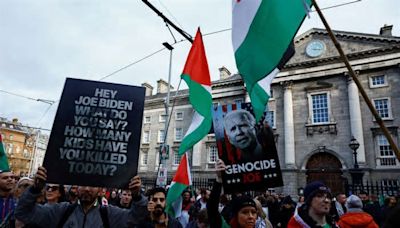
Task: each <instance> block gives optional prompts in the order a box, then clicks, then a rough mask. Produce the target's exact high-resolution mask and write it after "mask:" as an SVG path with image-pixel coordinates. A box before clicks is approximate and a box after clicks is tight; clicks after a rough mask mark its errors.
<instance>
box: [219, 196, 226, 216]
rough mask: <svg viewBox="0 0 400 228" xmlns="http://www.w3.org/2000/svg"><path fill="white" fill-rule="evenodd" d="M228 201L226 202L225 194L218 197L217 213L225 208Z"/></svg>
mask: <svg viewBox="0 0 400 228" xmlns="http://www.w3.org/2000/svg"><path fill="white" fill-rule="evenodd" d="M228 203H229V200H228V196H227V195H226V194H222V195H221V196H220V197H219V205H218V211H219V213H221V212H222V211H223V210H224V208H225V207H226V205H228Z"/></svg>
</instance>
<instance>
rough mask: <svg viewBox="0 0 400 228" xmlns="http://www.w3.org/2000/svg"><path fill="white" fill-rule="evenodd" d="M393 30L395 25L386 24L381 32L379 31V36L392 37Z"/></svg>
mask: <svg viewBox="0 0 400 228" xmlns="http://www.w3.org/2000/svg"><path fill="white" fill-rule="evenodd" d="M392 28H393V25H387V24H384V25H383V27H382V28H381V30H380V31H379V35H381V36H389V37H390V36H392Z"/></svg>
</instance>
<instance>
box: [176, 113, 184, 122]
mask: <svg viewBox="0 0 400 228" xmlns="http://www.w3.org/2000/svg"><path fill="white" fill-rule="evenodd" d="M175 120H183V112H176V113H175Z"/></svg>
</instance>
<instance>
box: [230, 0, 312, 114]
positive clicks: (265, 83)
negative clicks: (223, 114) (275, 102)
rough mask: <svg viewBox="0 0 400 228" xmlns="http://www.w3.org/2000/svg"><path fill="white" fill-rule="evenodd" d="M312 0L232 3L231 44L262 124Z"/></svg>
mask: <svg viewBox="0 0 400 228" xmlns="http://www.w3.org/2000/svg"><path fill="white" fill-rule="evenodd" d="M307 4H308V5H310V4H311V0H289V1H282V0H268V1H267V0H264V1H263V0H233V4H232V6H233V13H232V44H233V49H234V51H235V59H236V66H237V68H238V70H239V73H240V74H241V75H242V78H243V80H244V82H245V83H246V88H247V92H248V93H249V96H250V100H251V103H252V106H253V110H254V114H255V116H256V119H257V121H259V120H260V119H261V117H262V115H263V113H264V111H265V106H266V104H267V102H268V99H269V97H270V86H271V82H272V79H273V78H274V77H275V75H277V74H278V73H279V71H280V69H282V68H283V66H284V65H285V63H286V62H287V61H288V60H289V59H290V58H291V57H292V56H293V54H294V48H293V46H292V45H290V44H292V41H293V38H294V36H295V35H296V33H297V30H298V29H299V27H300V25H301V23H302V21H303V20H304V17H305V16H306V13H307V6H306V5H307Z"/></svg>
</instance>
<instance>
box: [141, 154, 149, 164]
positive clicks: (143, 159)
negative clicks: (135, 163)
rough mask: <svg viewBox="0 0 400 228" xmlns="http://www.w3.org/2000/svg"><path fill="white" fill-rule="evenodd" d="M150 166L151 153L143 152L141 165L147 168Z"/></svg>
mask: <svg viewBox="0 0 400 228" xmlns="http://www.w3.org/2000/svg"><path fill="white" fill-rule="evenodd" d="M145 158H146V159H145ZM145 160H146V162H144V161H145ZM148 164H149V152H148V151H142V153H141V157H140V165H142V166H147V165H148Z"/></svg>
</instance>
